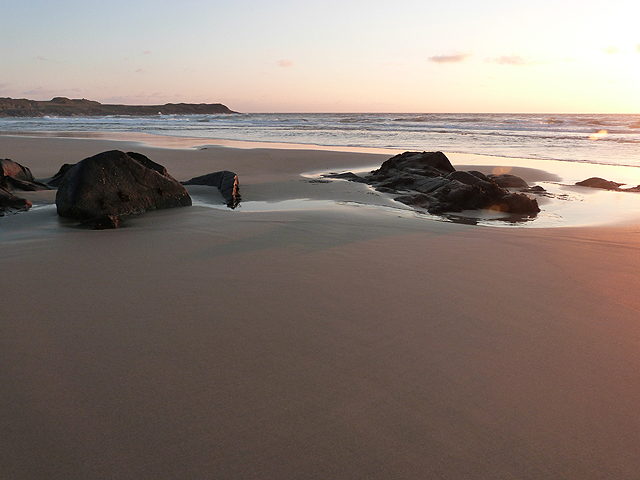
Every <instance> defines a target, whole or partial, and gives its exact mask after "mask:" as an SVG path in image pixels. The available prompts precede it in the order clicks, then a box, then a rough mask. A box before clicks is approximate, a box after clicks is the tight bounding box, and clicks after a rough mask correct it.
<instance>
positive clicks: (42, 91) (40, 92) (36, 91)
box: [20, 87, 60, 98]
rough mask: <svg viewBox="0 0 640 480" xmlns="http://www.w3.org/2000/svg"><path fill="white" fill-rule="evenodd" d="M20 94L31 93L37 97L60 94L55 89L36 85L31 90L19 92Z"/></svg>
mask: <svg viewBox="0 0 640 480" xmlns="http://www.w3.org/2000/svg"><path fill="white" fill-rule="evenodd" d="M20 94H21V95H31V96H34V97H38V98H45V97H46V98H48V97H53V96H60V92H59V91H57V90H50V89H48V88H43V87H36V88H33V89H31V90H26V91H23V92H20Z"/></svg>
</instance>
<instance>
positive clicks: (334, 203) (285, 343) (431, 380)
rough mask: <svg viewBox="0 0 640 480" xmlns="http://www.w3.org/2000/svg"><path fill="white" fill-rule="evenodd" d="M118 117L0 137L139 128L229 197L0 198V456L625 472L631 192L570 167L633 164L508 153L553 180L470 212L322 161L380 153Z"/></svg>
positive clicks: (629, 422) (54, 159)
mask: <svg viewBox="0 0 640 480" xmlns="http://www.w3.org/2000/svg"><path fill="white" fill-rule="evenodd" d="M112 138H114V137H113V136H112ZM112 138H109V137H108V136H106V137H98V138H74V137H64V136H57V137H35V136H33V137H27V136H0V158H11V159H13V160H15V161H16V162H19V163H21V164H23V165H25V166H27V167H29V168H30V169H31V171H32V172H33V174H34V175H35V176H36V177H39V178H44V177H49V176H52V175H53V174H54V173H56V171H57V170H58V169H59V168H60V166H61V165H62V164H64V163H75V162H77V161H79V160H81V159H83V158H85V157H88V156H91V155H94V154H96V153H99V152H102V151H105V150H111V149H119V150H124V151H130V150H133V151H136V152H140V153H143V154H145V155H147V156H149V157H150V158H151V159H153V160H154V161H156V162H159V163H161V164H163V165H164V166H165V167H166V168H167V169H168V171H169V173H170V174H171V175H173V176H174V177H175V178H177V179H178V180H181V181H182V180H187V179H189V178H191V177H194V176H197V175H202V174H205V173H210V172H214V171H218V170H225V169H226V170H232V171H234V172H236V173H237V174H238V176H239V179H240V183H241V189H242V190H241V191H242V197H243V205H242V206H241V207H240V208H238V209H236V210H230V209H227V208H224V205H221V203H222V199H221V197H220V196H219V194H218V192H217V191H215V190H213V189H210V188H208V187H190V190H189V191H190V193H191V194H192V197H193V199H194V206H192V207H188V208H180V209H172V210H164V211H159V212H151V213H147V214H145V215H141V216H139V217H136V218H133V219H130V220H129V221H128V222H127V223H126V226H125V227H124V228H121V229H116V230H105V231H94V230H85V229H79V228H76V227H75V226H74V222H70V221H68V220H62V219H60V218H59V217H58V216H57V214H56V211H55V204H54V202H55V192H53V191H46V192H26V193H25V194H24V195H23V196H25V197H27V198H29V199H30V200H31V201H32V202H33V204H34V207H33V208H32V210H31V211H29V212H26V213H20V214H16V215H12V216H9V217H2V218H0V245H1V247H2V248H1V249H0V265H1V266H2V271H3V277H4V281H3V290H4V296H5V300H4V301H3V302H2V305H1V306H0V424H1V425H2V428H1V432H2V433H1V434H0V472H2V473H1V474H0V477H2V478H6V479H114V478H117V479H174V478H184V479H294V478H318V479H401V478H402V479H560V478H562V479H605V478H615V479H636V478H637V477H638V472H639V471H640V457H638V451H639V450H640V415H639V414H638V411H639V409H640V371H639V367H638V366H639V365H640V297H639V296H638V291H640V280H638V275H637V272H638V271H639V270H640V236H639V233H640V200H639V198H640V194H631V193H622V194H620V193H616V192H596V191H587V190H585V189H580V188H574V187H570V186H569V185H571V184H573V183H575V181H578V180H582V179H584V178H587V177H588V176H591V175H590V174H591V173H592V172H596V174H597V173H600V172H604V173H600V176H603V177H606V178H609V179H611V180H619V181H628V183H629V184H631V183H632V182H633V181H635V180H637V177H635V176H634V175H636V173H635V170H636V169H626V170H625V169H624V168H623V167H605V166H594V165H570V166H567V165H562V169H559V168H558V169H555V170H554V168H555V167H556V166H558V165H557V164H558V162H544V161H537V162H536V163H530V162H529V163H528V162H525V161H520V162H513V163H514V164H512V165H507V167H510V168H511V167H513V168H511V170H510V171H512V172H514V173H518V174H520V175H522V176H523V177H524V178H525V179H526V180H527V181H529V182H533V183H540V184H543V185H544V186H545V188H550V189H555V190H554V191H557V192H558V193H561V194H564V195H566V198H565V199H564V200H545V201H546V202H547V203H543V202H541V207H542V208H543V212H541V218H540V220H541V221H540V222H539V224H536V221H534V222H529V223H528V224H527V225H526V226H513V225H511V226H505V225H500V224H499V223H496V224H490V223H489V224H485V223H483V224H481V225H470V224H465V223H464V222H462V223H456V222H450V221H441V220H437V219H434V218H431V217H430V216H428V215H422V214H419V213H416V212H414V211H413V210H412V209H410V208H409V207H406V206H403V205H401V204H397V203H396V202H393V200H392V199H391V197H390V196H385V195H383V194H379V193H378V192H374V191H372V190H370V189H369V188H368V187H366V186H364V185H361V184H354V183H349V182H345V181H332V182H329V183H323V182H317V181H314V180H317V178H316V177H314V172H318V171H331V170H335V171H343V170H358V169H360V170H364V169H368V168H375V167H376V166H378V165H380V164H381V163H382V161H384V160H386V159H387V158H389V156H391V155H392V154H393V153H391V155H390V154H385V153H382V152H379V153H378V152H375V151H370V152H358V151H342V152H332V151H326V150H321V149H316V150H310V149H303V148H302V147H300V148H290V147H287V148H285V147H282V148H266V147H262V146H261V147H260V148H245V147H246V145H235V146H222V145H202V142H201V141H200V143H198V142H197V141H192V142H191V143H189V142H187V143H184V142H185V141H184V140H181V141H179V140H173V141H172V140H168V139H161V140H162V141H163V142H164V143H158V144H156V145H155V146H154V145H153V144H152V142H151V140H150V139H142V140H149V142H148V143H146V144H145V143H141V142H140V140H141V138H139V137H133V136H131V137H126V138H125V137H119V138H118V139H115V140H114V139H112ZM180 142H183V143H180ZM168 147H173V148H168ZM176 147H182V148H176ZM239 147H243V148H239ZM450 158H451V160H452V163H453V164H454V165H455V166H459V165H466V166H470V165H471V166H474V168H477V169H479V170H483V169H485V170H487V171H490V170H492V169H494V168H496V167H497V166H502V167H504V165H497V160H496V158H489V157H477V156H468V155H467V156H465V155H455V154H454V155H451V156H450ZM516 163H517V164H516ZM618 175H619V176H618ZM624 175H628V177H625V178H621V177H622V176H624ZM638 183H640V180H638V181H637V182H636V183H635V184H638ZM21 195H22V193H21ZM621 195H622V196H621ZM636 195H637V196H636ZM302 199H306V200H302ZM467 223H468V222H467ZM537 225H540V227H539V226H537Z"/></svg>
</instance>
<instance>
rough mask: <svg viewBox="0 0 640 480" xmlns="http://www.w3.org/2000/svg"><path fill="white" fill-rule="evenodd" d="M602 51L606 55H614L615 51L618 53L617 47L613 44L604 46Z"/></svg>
mask: <svg viewBox="0 0 640 480" xmlns="http://www.w3.org/2000/svg"><path fill="white" fill-rule="evenodd" d="M602 51H603V52H604V53H606V54H607V55H615V54H616V53H619V51H618V47H616V46H615V45H609V46H608V47H604V48H603V49H602Z"/></svg>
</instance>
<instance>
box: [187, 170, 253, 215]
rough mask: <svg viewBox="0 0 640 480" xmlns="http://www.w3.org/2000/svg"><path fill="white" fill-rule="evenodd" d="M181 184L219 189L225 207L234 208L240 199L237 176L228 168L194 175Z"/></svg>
mask: <svg viewBox="0 0 640 480" xmlns="http://www.w3.org/2000/svg"><path fill="white" fill-rule="evenodd" d="M182 184H183V185H207V186H210V187H216V188H217V189H218V190H220V193H221V194H222V196H223V198H224V200H225V202H226V204H227V207H229V208H236V207H237V206H238V205H240V201H241V200H242V199H241V197H240V181H239V180H238V176H237V175H236V174H235V173H233V172H230V171H228V170H222V171H220V172H213V173H209V174H207V175H201V176H199V177H194V178H192V179H191V180H187V181H186V182H182Z"/></svg>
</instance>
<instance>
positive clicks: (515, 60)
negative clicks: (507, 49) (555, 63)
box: [485, 55, 536, 67]
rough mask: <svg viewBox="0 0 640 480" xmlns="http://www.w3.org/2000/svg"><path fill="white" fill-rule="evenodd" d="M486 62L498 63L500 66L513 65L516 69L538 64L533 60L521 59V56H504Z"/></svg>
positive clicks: (488, 59)
mask: <svg viewBox="0 0 640 480" xmlns="http://www.w3.org/2000/svg"><path fill="white" fill-rule="evenodd" d="M485 61H486V62H487V63H497V64H498V65H513V66H516V67H522V66H526V65H533V64H534V63H536V62H534V61H533V60H530V59H528V58H525V57H521V56H520V55H503V56H501V57H497V58H487V59H486V60H485Z"/></svg>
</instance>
